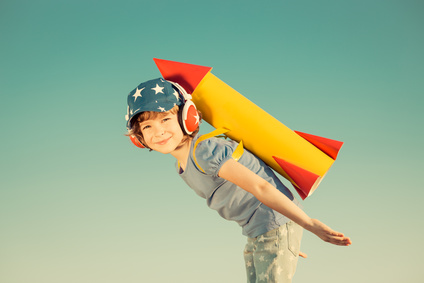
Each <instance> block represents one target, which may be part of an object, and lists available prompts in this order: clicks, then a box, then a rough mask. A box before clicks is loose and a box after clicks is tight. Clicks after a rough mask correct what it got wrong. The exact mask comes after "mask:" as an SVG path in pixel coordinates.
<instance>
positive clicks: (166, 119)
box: [162, 118, 171, 122]
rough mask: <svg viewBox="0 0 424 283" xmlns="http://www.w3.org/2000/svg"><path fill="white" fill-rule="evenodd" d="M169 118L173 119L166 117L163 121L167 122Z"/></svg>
mask: <svg viewBox="0 0 424 283" xmlns="http://www.w3.org/2000/svg"><path fill="white" fill-rule="evenodd" d="M169 120H171V118H164V119H163V120H162V121H163V122H166V121H169Z"/></svg>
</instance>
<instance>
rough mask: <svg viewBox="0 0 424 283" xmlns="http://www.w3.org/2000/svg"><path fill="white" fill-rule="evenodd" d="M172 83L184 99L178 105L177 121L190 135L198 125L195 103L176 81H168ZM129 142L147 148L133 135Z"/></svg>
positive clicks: (186, 133)
mask: <svg viewBox="0 0 424 283" xmlns="http://www.w3.org/2000/svg"><path fill="white" fill-rule="evenodd" d="M168 82H170V83H171V84H172V86H173V88H174V89H175V90H176V91H177V92H178V93H179V94H180V95H181V96H182V99H183V100H184V102H183V105H181V106H180V109H179V111H178V122H179V124H180V126H181V130H182V131H183V133H184V135H191V134H192V133H193V132H194V131H195V130H196V129H197V127H198V126H199V113H198V111H197V108H196V105H195V104H194V103H193V101H191V95H190V94H188V93H187V92H186V91H185V89H184V88H183V87H182V86H180V85H179V84H178V83H174V82H171V81H168ZM129 137H130V140H131V142H132V143H133V144H134V145H135V146H137V147H139V148H148V147H147V146H145V145H144V144H143V143H142V142H141V141H140V140H139V139H138V138H137V137H136V136H135V135H130V136H129Z"/></svg>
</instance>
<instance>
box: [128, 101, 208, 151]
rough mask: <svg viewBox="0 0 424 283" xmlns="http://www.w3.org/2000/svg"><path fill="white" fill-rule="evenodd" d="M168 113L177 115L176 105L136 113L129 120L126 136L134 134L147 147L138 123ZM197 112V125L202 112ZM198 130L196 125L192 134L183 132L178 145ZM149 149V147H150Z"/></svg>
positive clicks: (177, 108)
mask: <svg viewBox="0 0 424 283" xmlns="http://www.w3.org/2000/svg"><path fill="white" fill-rule="evenodd" d="M169 113H171V114H176V115H179V114H180V113H179V107H178V106H177V105H175V106H174V107H173V108H172V109H170V110H169V111H166V112H154V111H145V112H142V113H140V114H137V115H136V116H134V118H133V119H132V122H131V129H130V131H129V133H128V136H131V135H134V136H136V138H137V139H138V140H139V141H140V142H141V143H142V144H143V145H144V146H145V147H147V144H146V142H145V140H144V137H143V134H142V132H141V129H140V123H142V122H144V121H147V120H150V119H156V118H157V117H160V118H162V117H165V116H166V115H168V114H169ZM198 113H199V125H200V121H201V120H202V114H201V113H200V112H198ZM179 123H180V124H181V121H179ZM198 132H199V126H197V129H196V130H195V131H193V133H192V134H190V135H188V134H186V133H184V131H183V133H184V137H183V139H182V140H181V143H180V145H179V146H178V147H180V146H182V145H183V144H185V143H186V142H187V141H188V140H189V139H191V138H193V137H194V136H195V135H196V134H197V133H198ZM150 150H151V149H150Z"/></svg>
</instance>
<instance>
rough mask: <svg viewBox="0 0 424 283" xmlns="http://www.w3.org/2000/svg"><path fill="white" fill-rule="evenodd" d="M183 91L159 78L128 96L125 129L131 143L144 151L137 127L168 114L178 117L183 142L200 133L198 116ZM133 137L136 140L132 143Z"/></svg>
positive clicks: (140, 133) (140, 134)
mask: <svg viewBox="0 0 424 283" xmlns="http://www.w3.org/2000/svg"><path fill="white" fill-rule="evenodd" d="M190 98H191V96H190V95H188V94H187V93H186V92H185V90H184V89H182V87H181V86H179V85H178V84H175V83H172V82H169V81H166V80H164V79H162V78H158V79H154V80H150V81H147V82H144V83H141V84H140V85H139V86H138V87H137V88H135V89H134V90H132V91H131V92H130V94H129V95H128V113H127V116H126V119H127V129H128V131H129V134H128V135H129V136H130V137H131V140H132V141H133V142H134V143H135V144H136V145H137V146H139V147H141V146H140V145H139V144H137V141H139V142H141V145H142V147H147V143H146V141H145V139H144V137H143V133H142V129H141V128H140V124H141V123H143V122H145V121H148V120H155V119H157V118H163V117H165V116H167V115H169V114H173V115H177V117H178V121H179V124H180V126H181V130H182V133H183V139H182V141H181V144H184V143H185V142H187V141H188V140H189V139H190V138H192V137H193V136H194V135H195V134H197V132H198V131H199V122H200V117H199V116H200V113H198V112H197V110H196V108H195V106H194V104H193V102H191V100H190ZM134 137H135V138H136V140H134Z"/></svg>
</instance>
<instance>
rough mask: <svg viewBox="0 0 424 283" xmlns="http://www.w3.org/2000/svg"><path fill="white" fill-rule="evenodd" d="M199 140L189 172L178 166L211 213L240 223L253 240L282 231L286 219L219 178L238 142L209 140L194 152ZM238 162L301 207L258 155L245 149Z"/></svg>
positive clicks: (192, 145)
mask: <svg viewBox="0 0 424 283" xmlns="http://www.w3.org/2000/svg"><path fill="white" fill-rule="evenodd" d="M198 138H199V136H196V137H195V138H194V139H193V141H192V143H191V148H190V154H189V157H188V160H187V166H186V168H185V171H183V170H182V169H181V168H179V166H178V164H177V170H178V172H179V175H180V176H181V178H183V180H184V181H185V182H186V183H187V185H189V187H190V188H192V189H193V190H194V191H195V192H196V193H197V194H198V195H199V196H200V197H202V198H204V199H206V201H207V205H208V206H209V207H210V208H211V209H213V210H216V211H217V212H218V213H219V215H221V216H222V217H223V218H225V219H227V220H231V221H236V222H237V223H238V224H239V225H240V226H241V227H242V229H243V230H242V232H243V235H245V236H248V237H250V238H254V237H257V236H259V235H261V234H263V233H266V232H268V231H271V230H273V229H275V228H278V227H279V226H281V225H283V224H285V223H286V222H288V221H289V219H288V218H287V217H285V216H284V215H282V214H280V213H278V212H276V211H274V210H272V209H270V208H269V207H267V206H265V205H264V204H262V203H261V202H260V201H259V200H257V199H256V197H255V196H253V195H252V194H251V193H249V192H247V191H245V190H243V189H242V188H240V187H238V186H236V185H235V184H233V183H231V182H229V181H227V180H225V179H223V178H220V177H218V172H219V170H220V168H221V166H222V165H223V164H224V163H225V162H226V161H227V160H229V159H230V158H232V156H231V155H232V154H233V151H234V150H235V148H236V147H237V145H238V143H237V142H235V141H232V140H224V139H220V138H209V139H206V140H204V141H201V142H199V143H198V145H197V147H196V148H194V146H195V143H196V140H197V139H198ZM194 149H195V150H194ZM193 151H194V152H195V154H196V160H197V163H198V164H199V166H200V167H201V168H202V169H203V170H204V172H202V170H200V169H199V168H198V167H197V166H196V163H195V161H194V159H193ZM238 162H239V163H241V164H242V165H244V166H245V167H247V168H249V169H250V170H251V171H253V172H254V173H256V174H257V175H259V176H260V177H262V178H263V179H265V180H266V181H268V182H269V183H270V184H271V185H273V186H274V187H276V188H277V189H278V190H279V191H281V192H282V193H283V194H285V195H286V196H287V197H288V198H289V199H290V200H292V201H293V202H294V203H295V204H296V205H298V206H300V204H299V202H298V201H297V199H295V198H294V197H293V195H292V193H291V192H290V191H289V189H288V188H287V187H286V186H284V184H283V183H281V181H280V180H279V179H278V178H277V176H276V175H275V174H274V172H273V171H272V170H271V169H270V168H269V167H268V166H267V165H266V164H265V163H264V162H263V161H262V160H261V159H259V158H258V157H256V156H255V155H254V154H252V153H251V152H249V151H248V150H246V149H244V152H243V155H242V156H241V157H240V159H239V160H238Z"/></svg>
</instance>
